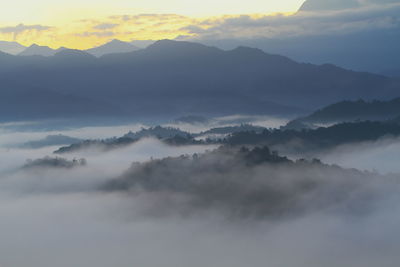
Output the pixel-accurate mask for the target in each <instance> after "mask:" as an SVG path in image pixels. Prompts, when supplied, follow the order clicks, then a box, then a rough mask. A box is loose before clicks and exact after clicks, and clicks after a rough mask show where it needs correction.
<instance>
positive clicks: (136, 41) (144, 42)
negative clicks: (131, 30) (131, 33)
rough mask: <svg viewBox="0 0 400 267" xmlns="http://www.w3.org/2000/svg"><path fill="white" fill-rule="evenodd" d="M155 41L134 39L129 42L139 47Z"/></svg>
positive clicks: (145, 46)
mask: <svg viewBox="0 0 400 267" xmlns="http://www.w3.org/2000/svg"><path fill="white" fill-rule="evenodd" d="M155 42H157V41H156V40H134V41H132V42H131V44H132V45H134V46H136V47H139V48H147V47H148V46H150V45H152V44H154V43H155Z"/></svg>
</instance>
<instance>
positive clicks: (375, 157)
mask: <svg viewBox="0 0 400 267" xmlns="http://www.w3.org/2000/svg"><path fill="white" fill-rule="evenodd" d="M315 156H316V157H318V158H320V159H322V160H323V161H324V162H327V163H332V164H333V163H334V164H338V165H340V166H343V167H347V168H357V169H360V170H369V171H377V172H379V173H383V174H385V173H400V165H399V163H398V159H399V157H400V139H399V138H393V137H384V138H381V139H379V140H377V141H372V142H363V143H357V144H347V145H341V146H339V147H336V148H334V149H332V150H329V151H324V153H317V154H316V155H315Z"/></svg>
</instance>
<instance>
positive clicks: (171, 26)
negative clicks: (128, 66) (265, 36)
mask: <svg viewBox="0 0 400 267" xmlns="http://www.w3.org/2000/svg"><path fill="white" fill-rule="evenodd" d="M303 2H304V0H283V1H274V0H247V1H242V0H218V1H215V0H202V1H194V0H170V1H164V0H113V1H110V0H85V1H82V0H58V1H54V0H36V1H31V0H13V1H11V0H6V2H5V3H4V2H3V4H2V8H0V40H6V41H17V42H19V43H21V44H24V45H30V44H32V43H38V44H40V45H48V46H51V47H53V48H57V47H60V46H67V47H70V48H79V49H83V48H89V47H93V46H95V45H99V44H102V43H104V42H105V41H107V40H111V39H122V40H124V41H131V40H149V39H157V40H158V39H164V38H168V39H173V38H176V37H177V36H180V35H186V34H188V33H187V30H184V28H185V27H187V26H190V25H192V24H196V23H198V22H199V21H201V22H204V21H207V20H217V19H220V18H225V17H226V16H227V15H228V16H238V15H250V16H252V17H257V16H260V15H265V14H273V13H284V14H290V13H293V12H295V11H297V10H298V8H299V7H300V6H301V4H302V3H303ZM116 32H117V34H116Z"/></svg>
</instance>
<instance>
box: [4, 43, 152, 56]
mask: <svg viewBox="0 0 400 267" xmlns="http://www.w3.org/2000/svg"><path fill="white" fill-rule="evenodd" d="M136 42H137V43H138V44H140V45H143V44H144V46H146V43H143V42H140V41H135V43H136ZM147 43H148V44H151V43H152V42H147ZM65 49H67V48H65V47H60V48H58V49H52V48H50V47H48V46H40V45H37V44H32V45H31V46H29V47H26V46H23V45H21V44H19V43H17V42H6V41H0V51H1V52H4V53H7V54H11V55H19V56H44V57H49V56H54V55H55V54H57V53H58V52H60V51H62V50H65ZM139 49H141V48H139V47H138V46H135V45H133V44H132V43H128V42H123V41H120V40H117V39H114V40H112V41H110V42H108V43H105V44H104V45H101V46H98V47H94V48H91V49H87V50H85V51H86V52H87V53H89V54H91V55H93V56H96V57H101V56H104V55H107V54H116V53H127V52H132V51H136V50H139Z"/></svg>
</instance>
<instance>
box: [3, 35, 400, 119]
mask: <svg viewBox="0 0 400 267" xmlns="http://www.w3.org/2000/svg"><path fill="white" fill-rule="evenodd" d="M399 85H400V81H399V80H397V79H391V78H387V77H384V76H379V75H374V74H368V73H359V72H353V71H348V70H345V69H341V68H339V67H336V66H333V65H321V66H317V65H312V64H301V63H297V62H295V61H293V60H291V59H289V58H286V57H283V56H278V55H272V54H267V53H264V52H263V51H261V50H259V49H252V48H248V47H239V48H236V49H234V50H230V51H224V50H221V49H218V48H215V47H209V46H205V45H201V44H198V43H190V42H178V41H170V40H162V41H158V42H156V43H154V44H153V45H150V46H149V47H148V48H146V49H141V50H137V51H133V52H129V53H123V54H122V53H121V54H110V55H105V56H102V57H100V58H96V57H94V56H92V55H90V54H89V53H87V52H84V51H78V50H68V49H65V50H63V51H60V52H58V53H56V54H55V55H54V56H50V57H32V56H25V57H18V56H12V55H8V54H4V53H3V54H1V53H0V87H1V92H2V93H3V92H7V94H8V95H7V96H8V97H9V99H10V101H6V100H4V101H6V104H7V105H5V107H3V112H2V113H1V119H3V120H4V119H7V117H11V116H12V115H13V114H14V113H15V112H16V111H18V112H19V113H20V114H21V116H22V115H24V114H25V115H26V116H28V117H29V116H30V115H31V114H30V113H29V112H27V110H26V107H29V106H30V105H31V106H32V105H33V104H28V103H25V102H29V101H30V99H31V98H27V97H26V96H23V95H19V97H23V99H24V100H23V101H24V103H25V104H24V105H22V103H21V100H18V99H19V98H18V97H16V96H15V95H13V92H27V93H28V92H29V95H30V96H32V97H33V98H32V99H36V100H37V101H42V102H43V103H47V105H40V103H36V104H37V106H36V110H41V112H42V113H44V114H48V116H56V114H52V113H49V112H47V111H46V108H47V107H48V105H52V106H54V107H56V105H55V104H51V103H52V101H53V100H52V99H54V101H56V100H57V101H58V102H57V103H59V104H58V106H60V107H65V108H66V110H64V113H68V112H70V114H71V115H72V114H78V113H79V112H77V111H78V110H80V108H78V106H79V103H82V105H83V107H82V110H86V111H87V112H88V113H96V112H100V113H101V114H104V113H107V112H111V113H114V112H113V111H116V110H117V109H118V110H122V112H123V113H125V114H127V115H130V116H133V115H134V116H167V117H169V118H170V117H176V116H181V115H184V114H199V115H227V114H228V115H231V114H269V115H293V114H304V113H305V112H307V111H311V110H313V109H316V108H320V107H321V106H324V105H328V104H331V103H334V102H338V101H341V100H345V99H350V100H356V99H359V98H363V99H365V100H373V99H381V100H384V99H390V98H394V97H398V96H399V95H400V91H399V88H400V87H399ZM33 88H40V90H39V89H33ZM36 92H37V94H38V95H40V94H43V93H44V92H47V93H48V94H50V93H49V92H51V94H52V95H53V97H50V96H43V97H36ZM56 96H57V97H56ZM61 96H63V97H64V98H65V101H64V102H63V101H62V98H60V97H61ZM66 96H68V97H66ZM35 97H36V98H35ZM71 97H74V98H76V99H81V100H83V99H86V100H85V101H88V103H89V102H90V103H92V104H91V105H86V104H84V102H85V101H71V99H70V98H71ZM12 101H16V102H15V103H19V104H15V105H13V102H12ZM18 101H19V102H18ZM95 103H102V104H95ZM72 104H73V105H75V108H74V111H72V110H71V109H68V108H67V107H68V106H69V105H72ZM77 105H78V106H77ZM92 105H93V106H92ZM98 105H100V106H98ZM101 105H103V106H104V107H105V108H104V109H103V110H102V108H101ZM34 106H35V105H33V106H32V108H33V107H34ZM95 106H96V107H95ZM7 107H9V108H10V109H9V110H7ZM112 107H114V108H112ZM92 108H93V109H92ZM89 111H93V112H89ZM95 111H96V112H95ZM101 111H102V112H101ZM37 112H38V111H37ZM58 112H60V109H58ZM116 113H118V112H116Z"/></svg>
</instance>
